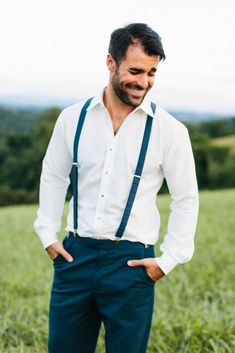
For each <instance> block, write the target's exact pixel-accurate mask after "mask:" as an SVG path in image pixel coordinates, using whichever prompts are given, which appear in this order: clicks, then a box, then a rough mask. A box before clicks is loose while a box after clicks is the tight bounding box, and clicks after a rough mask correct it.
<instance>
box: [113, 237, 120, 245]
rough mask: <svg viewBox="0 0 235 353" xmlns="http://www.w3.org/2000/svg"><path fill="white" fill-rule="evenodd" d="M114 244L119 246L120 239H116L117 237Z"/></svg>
mask: <svg viewBox="0 0 235 353" xmlns="http://www.w3.org/2000/svg"><path fill="white" fill-rule="evenodd" d="M114 242H115V244H116V245H119V243H120V237H117V236H116V237H115V240H114Z"/></svg>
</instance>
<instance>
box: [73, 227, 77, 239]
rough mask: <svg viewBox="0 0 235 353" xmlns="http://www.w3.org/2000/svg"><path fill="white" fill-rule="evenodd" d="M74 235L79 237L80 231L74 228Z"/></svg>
mask: <svg viewBox="0 0 235 353" xmlns="http://www.w3.org/2000/svg"><path fill="white" fill-rule="evenodd" d="M73 236H74V238H77V236H78V231H77V229H74V230H73Z"/></svg>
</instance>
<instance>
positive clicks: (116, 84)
mask: <svg viewBox="0 0 235 353" xmlns="http://www.w3.org/2000/svg"><path fill="white" fill-rule="evenodd" d="M111 84H112V87H113V90H114V92H115V94H116V96H117V97H118V98H119V99H120V101H121V102H122V103H124V104H127V105H129V106H131V107H134V108H136V107H138V106H139V105H140V104H141V103H142V102H143V100H144V97H145V96H146V94H147V93H148V91H149V90H150V87H149V88H148V89H147V90H146V92H145V94H144V95H143V96H141V97H138V98H137V97H136V98H135V97H133V96H132V95H131V94H130V93H128V92H127V91H126V90H125V87H123V86H122V85H121V82H120V79H119V75H118V72H117V71H116V72H115V74H114V75H113V77H112V80H111ZM126 87H127V88H129V89H135V90H137V91H138V90H139V91H140V90H143V88H142V87H141V86H139V85H137V84H135V83H129V84H126Z"/></svg>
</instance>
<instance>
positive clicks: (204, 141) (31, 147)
mask: <svg viewBox="0 0 235 353" xmlns="http://www.w3.org/2000/svg"><path fill="white" fill-rule="evenodd" d="M60 111H61V110H60V109H59V108H57V107H53V108H49V109H46V110H43V111H36V110H17V109H10V108H9V109H8V108H3V107H2V108H1V107H0V170H1V173H0V206H5V205H12V204H28V203H37V202H38V188H39V181H40V173H41V165H42V160H43V157H44V155H45V152H46V148H47V145H48V142H49V139H50V136H51V133H52V130H53V127H54V124H55V121H56V119H57V118H58V116H59V114H60ZM184 124H185V125H186V126H187V128H188V130H189V134H190V137H191V141H192V147H193V152H194V157H195V163H196V170H197V177H198V184H199V189H200V190H203V189H224V188H232V187H235V117H230V118H223V119H216V120H208V121H207V120H204V121H200V122H193V123H192V122H184ZM166 189H167V187H166V185H165V184H164V185H163V187H162V189H161V192H162V193H164V192H165V191H166ZM70 196H71V192H70V191H69V192H68V195H67V197H68V198H69V197H70Z"/></svg>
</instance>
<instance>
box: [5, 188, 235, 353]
mask: <svg viewBox="0 0 235 353" xmlns="http://www.w3.org/2000/svg"><path fill="white" fill-rule="evenodd" d="M200 199H201V206H200V216H199V224H198V228H197V235H196V248H195V254H194V257H193V260H192V261H191V262H189V263H187V264H185V265H179V266H177V267H176V268H175V269H174V270H173V271H172V272H171V273H170V274H169V275H168V276H167V277H165V278H163V279H161V280H160V281H159V282H158V283H157V284H156V286H155V291H156V300H155V309H154V315H153V324H152V330H151V336H150V341H149V349H148V352H149V353H196V352H197V353H198V352H201V353H207V352H214V353H233V352H235V261H234V260H235V245H234V243H235V239H234V238H235V190H226V191H213V192H202V193H201V195H200ZM158 206H159V208H160V210H161V214H162V227H161V236H160V241H159V242H158V244H157V246H156V252H157V253H159V251H158V250H157V249H158V248H159V244H160V242H161V239H162V237H163V235H164V232H165V230H166V223H167V216H168V213H169V197H167V196H160V197H159V198H158ZM35 214H36V206H18V207H6V208H1V209H0V224H1V228H0V249H1V256H0V269H1V270H0V353H16V352H17V353H29V352H30V353H45V352H46V351H47V348H46V346H47V325H48V323H47V315H48V301H49V295H50V287H51V280H52V275H53V267H52V263H51V261H50V259H49V258H48V257H47V255H46V253H45V252H44V250H43V248H42V247H41V244H40V242H39V240H38V238H37V236H36V235H35V234H34V232H33V230H32V223H33V221H34V219H35ZM63 235H64V232H62V233H61V237H63ZM137 334H138V333H137ZM104 352H105V349H104V342H103V329H102V331H101V335H100V338H99V341H98V346H97V352H96V353H104ZM65 353H66V352H65ZM133 353H135V352H133Z"/></svg>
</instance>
